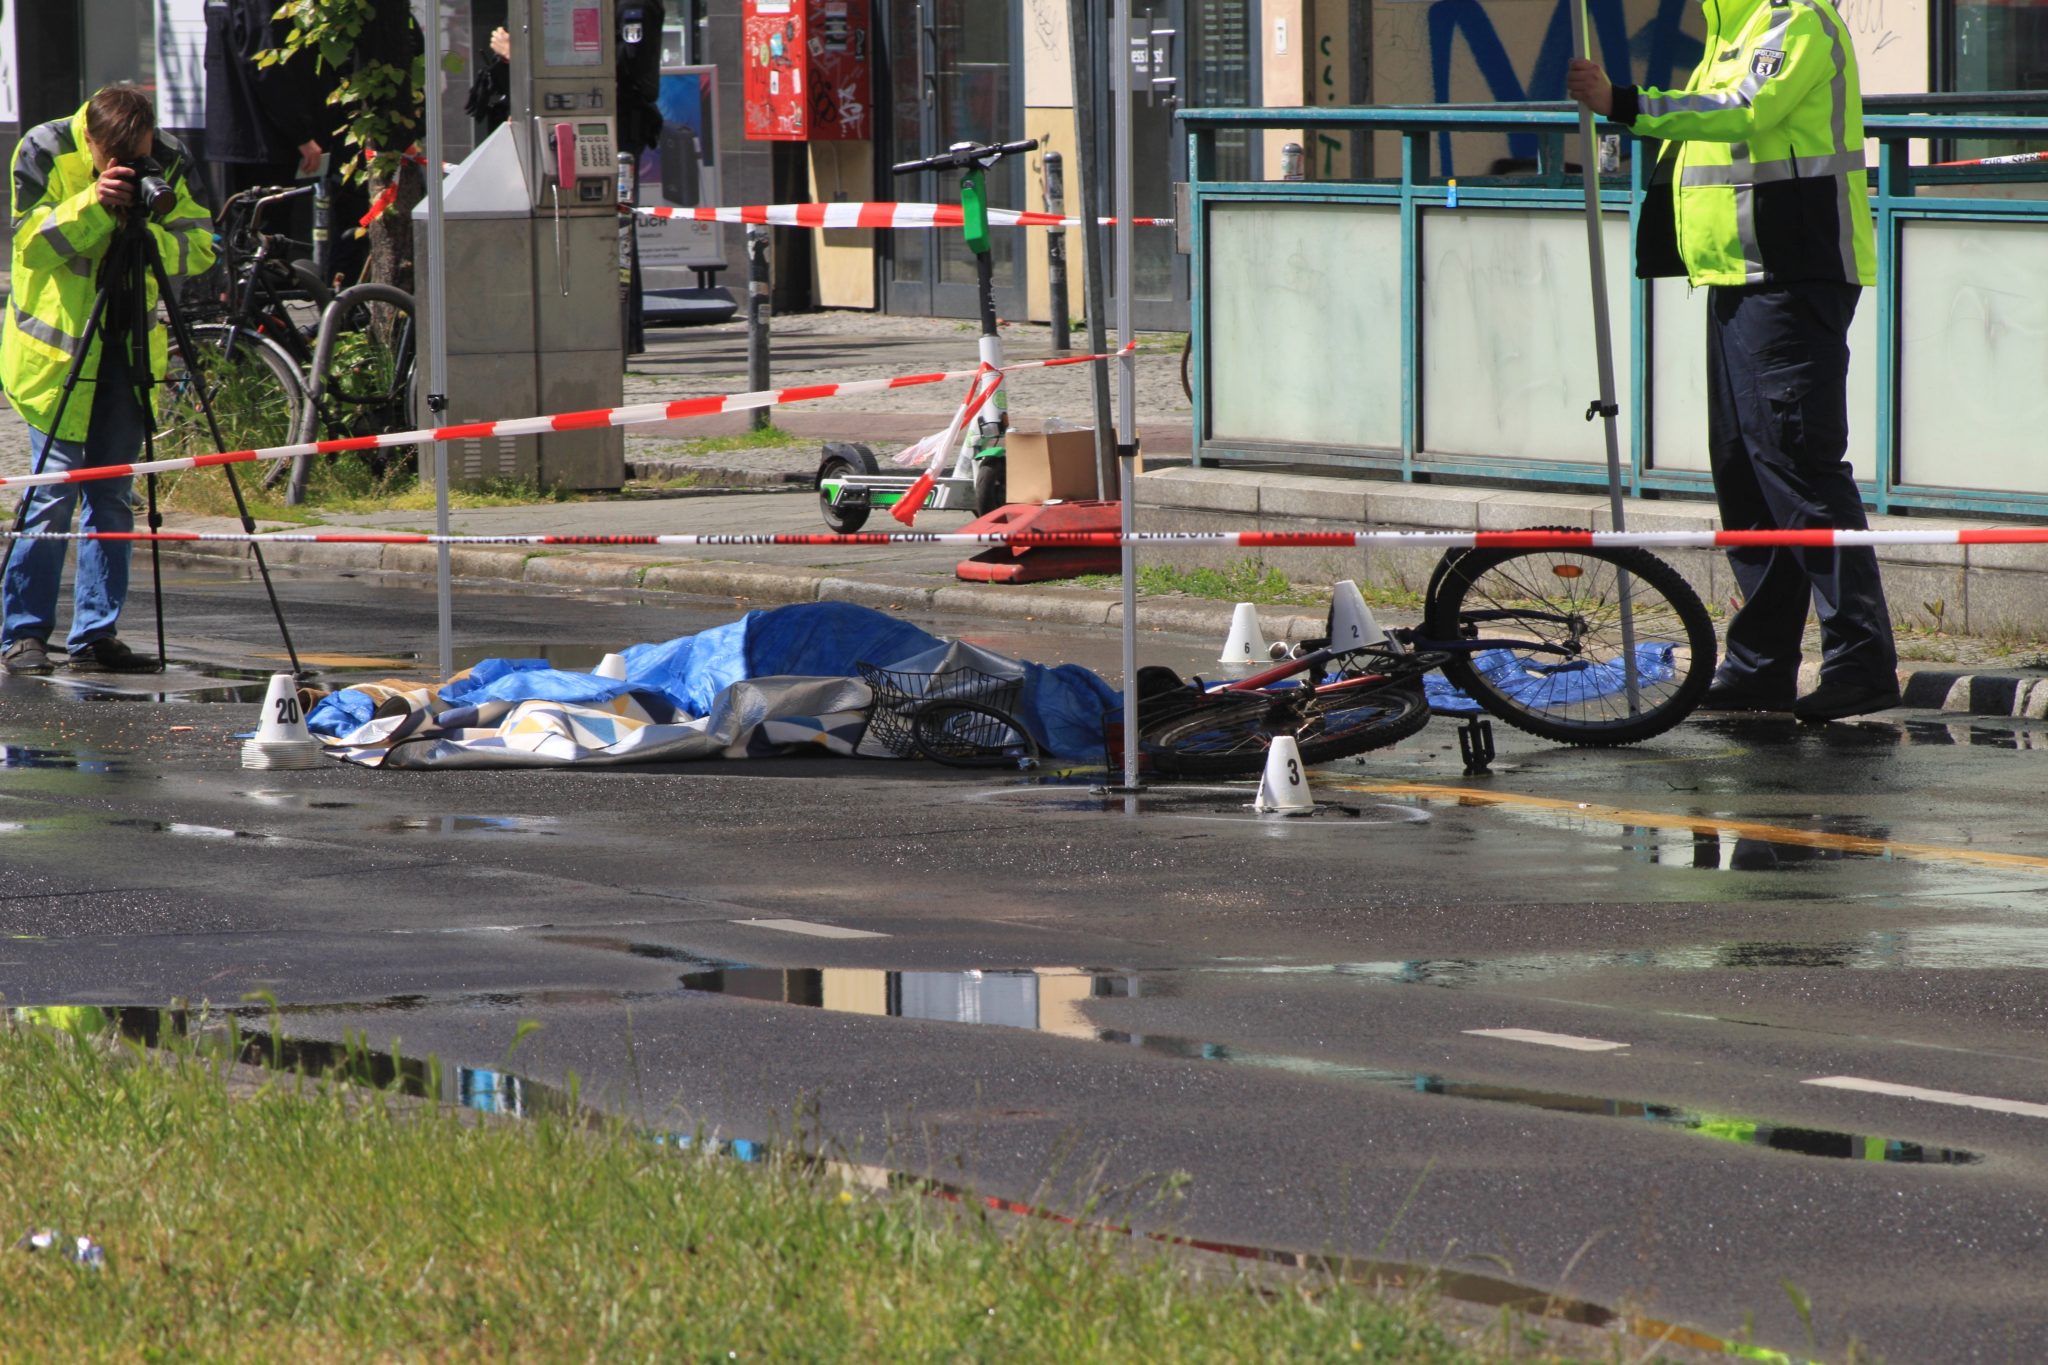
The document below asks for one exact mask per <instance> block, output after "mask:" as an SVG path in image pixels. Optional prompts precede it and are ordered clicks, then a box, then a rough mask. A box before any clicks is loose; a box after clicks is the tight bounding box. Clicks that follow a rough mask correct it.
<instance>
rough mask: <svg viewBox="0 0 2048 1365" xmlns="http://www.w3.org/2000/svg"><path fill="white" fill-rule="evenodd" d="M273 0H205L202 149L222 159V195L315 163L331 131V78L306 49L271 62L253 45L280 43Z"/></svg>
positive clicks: (292, 175)
mask: <svg viewBox="0 0 2048 1365" xmlns="http://www.w3.org/2000/svg"><path fill="white" fill-rule="evenodd" d="M276 9H277V5H276V3H275V0H208V3H207V6H206V153H207V159H208V160H209V161H212V162H214V163H216V164H217V165H219V166H220V168H221V176H222V195H221V197H222V198H223V199H226V198H227V196H229V195H232V194H236V193H239V192H240V191H242V190H246V189H251V188H254V187H255V186H257V185H289V184H290V183H291V182H292V181H293V180H294V179H297V178H299V177H302V176H309V175H313V174H315V173H316V172H318V171H319V169H320V156H321V153H322V152H323V151H324V150H325V148H324V147H323V145H322V144H323V141H324V140H325V139H328V138H331V137H332V136H333V125H334V119H333V117H332V114H331V111H330V110H329V109H328V108H327V91H328V89H329V87H330V86H331V84H332V81H331V80H330V79H328V78H325V77H323V76H322V75H321V73H320V72H319V70H318V69H317V65H316V59H315V57H314V54H313V53H311V52H302V53H300V54H299V55H298V56H296V57H294V58H292V59H291V60H290V61H288V62H281V63H279V64H278V65H276V66H259V65H257V62H256V57H257V54H258V53H261V52H264V51H266V50H268V49H271V48H276V47H281V46H283V44H284V39H285V33H286V32H287V29H288V21H285V20H280V19H277V18H275V17H274V11H275V10H276Z"/></svg>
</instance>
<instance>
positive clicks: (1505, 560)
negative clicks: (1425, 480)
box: [1423, 549, 1714, 744]
mask: <svg viewBox="0 0 2048 1365" xmlns="http://www.w3.org/2000/svg"><path fill="white" fill-rule="evenodd" d="M1624 575H1625V576H1626V577H1627V579H1628V581H1629V598H1630V602H1631V605H1632V607H1633V611H1632V613H1631V615H1632V618H1633V621H1632V624H1633V627H1634V645H1635V663H1636V668H1635V674H1636V677H1635V684H1636V686H1635V695H1634V696H1633V697H1631V696H1630V691H1629V678H1628V669H1627V664H1626V657H1627V654H1626V650H1625V649H1624V646H1623V641H1622V612H1621V585H1622V579H1623V577H1624ZM1423 629H1424V631H1425V633H1426V634H1427V635H1428V637H1429V639H1428V641H1425V642H1424V643H1425V644H1430V643H1449V642H1451V641H1459V642H1464V643H1468V644H1479V645H1482V646H1485V647H1482V648H1478V649H1468V650H1465V651H1463V652H1460V653H1458V654H1456V655H1454V656H1453V657H1452V658H1451V659H1450V661H1449V662H1447V663H1446V664H1445V665H1444V676H1446V677H1447V678H1449V679H1450V680H1451V681H1452V682H1454V683H1456V684H1457V685H1458V687H1459V688H1461V689H1462V690H1463V691H1464V692H1465V694H1466V695H1467V696H1469V697H1471V698H1472V699H1473V700H1474V701H1476V702H1478V703H1479V705H1481V706H1483V707H1484V708H1486V710H1488V711H1489V712H1491V713H1492V714H1494V715H1496V716H1498V717H1500V718H1501V719H1502V720H1504V721H1506V722H1507V723H1508V724H1510V725H1512V726H1514V727H1516V728H1517V729H1520V730H1526V731H1528V732H1529V733H1530V734H1532V735H1541V736H1542V737H1543V738H1545V739H1554V740H1558V741H1560V742H1561V743H1565V744H1633V743H1635V742H1637V741H1638V740H1644V739H1648V738H1649V737H1650V736H1652V735H1658V734H1662V733H1663V732H1664V731H1666V730H1668V729H1670V728H1671V727H1672V726H1674V725H1676V724H1678V722H1679V721H1681V720H1683V719H1685V717H1686V716H1687V715H1688V714H1689V713H1690V712H1691V711H1692V709H1693V707H1694V706H1696V705H1697V704H1698V703H1699V699H1700V696H1701V694H1702V693H1704V692H1705V691H1706V690H1707V684H1708V683H1709V682H1710V681H1712V679H1713V674H1714V623H1713V619H1712V618H1711V617H1709V616H1708V615H1707V609H1706V607H1705V605H1703V604H1702V603H1701V602H1700V599H1699V594H1697V593H1695V592H1694V591H1693V590H1692V588H1691V586H1690V585H1689V584H1687V583H1686V581H1685V579H1684V578H1682V577H1680V576H1679V573H1678V571H1677V570H1676V569H1674V568H1672V567H1671V566H1670V565H1669V564H1666V563H1665V562H1664V561H1663V560H1661V559H1658V558H1657V557H1656V556H1655V555H1652V554H1650V553H1648V552H1647V551H1644V550H1636V549H1571V550H1466V551H1464V552H1462V553H1461V554H1459V555H1457V556H1456V557H1455V558H1452V559H1450V560H1448V562H1446V563H1445V564H1444V565H1442V566H1441V569H1440V573H1439V576H1438V578H1437V581H1436V583H1435V585H1434V587H1433V588H1432V590H1431V592H1430V597H1429V603H1428V606H1427V608H1426V609H1425V624H1424V627H1423Z"/></svg>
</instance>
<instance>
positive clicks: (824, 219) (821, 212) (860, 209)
mask: <svg viewBox="0 0 2048 1365" xmlns="http://www.w3.org/2000/svg"><path fill="white" fill-rule="evenodd" d="M634 212H635V213H638V214H640V215H641V216H643V217H646V218H657V219H662V220H670V219H673V220H675V221H677V222H696V223H758V224H765V225H767V226H769V227H797V228H956V227H961V226H963V225H964V223H965V220H964V219H963V218H962V216H961V209H960V206H959V205H958V204H891V203H873V204H746V205H742V206H740V207H737V208H648V207H646V206H644V205H642V206H641V207H638V208H636V209H634ZM1100 221H1101V222H1103V223H1114V222H1115V221H1116V219H1114V218H1104V219H1101V220H1100ZM988 222H989V226H990V227H1079V226H1081V220H1080V219H1079V218H1069V217H1067V216H1065V215H1064V214H1058V213H1034V212H1031V211H1028V210H1025V209H990V210H989V211H988ZM1131 222H1132V223H1133V224H1135V225H1136V226H1138V227H1172V226H1173V219H1171V218H1135V217H1134V218H1132V219H1131Z"/></svg>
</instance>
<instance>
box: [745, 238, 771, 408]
mask: <svg viewBox="0 0 2048 1365" xmlns="http://www.w3.org/2000/svg"><path fill="white" fill-rule="evenodd" d="M768 240H769V238H768V229H767V228H765V227H763V226H761V225H760V224H759V223H750V224H748V225H747V387H748V388H750V389H752V390H754V391H755V392H757V393H758V392H759V391H760V390H762V389H765V388H767V387H768V383H769V380H768V312H769V309H768V298H769V295H768ZM768 414H769V409H767V408H755V409H754V410H753V414H752V416H751V417H749V418H748V420H749V421H750V422H751V423H752V424H753V428H754V430H755V431H760V430H762V429H763V428H765V427H766V426H767V425H768Z"/></svg>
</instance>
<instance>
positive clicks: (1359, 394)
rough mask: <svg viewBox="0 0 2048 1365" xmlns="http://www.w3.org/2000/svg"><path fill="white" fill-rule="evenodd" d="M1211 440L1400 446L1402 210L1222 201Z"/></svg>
mask: <svg viewBox="0 0 2048 1365" xmlns="http://www.w3.org/2000/svg"><path fill="white" fill-rule="evenodd" d="M1203 242H1204V244H1205V245H1206V248H1207V257H1208V273H1207V275H1206V277H1205V278H1206V286H1205V287H1206V289H1207V292H1208V321H1207V331H1206V332H1205V333H1204V339H1205V341H1206V345H1207V350H1208V354H1209V369H1208V375H1207V378H1208V399H1209V411H1210V414H1211V417H1210V422H1209V430H1208V439H1209V440H1212V441H1217V442H1222V443H1229V442H1233V441H1299V442H1302V443H1304V444H1313V445H1332V446H1376V447H1379V448H1381V449H1385V450H1399V449H1400V448H1401V219H1400V214H1399V212H1398V211H1397V210H1395V209H1392V208H1378V207H1365V206H1362V205H1355V204H1284V205H1282V204H1254V203H1243V204H1216V205H1214V206H1212V207H1211V208H1210V210H1209V217H1208V220H1207V222H1206V224H1205V225H1204V230H1203Z"/></svg>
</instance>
